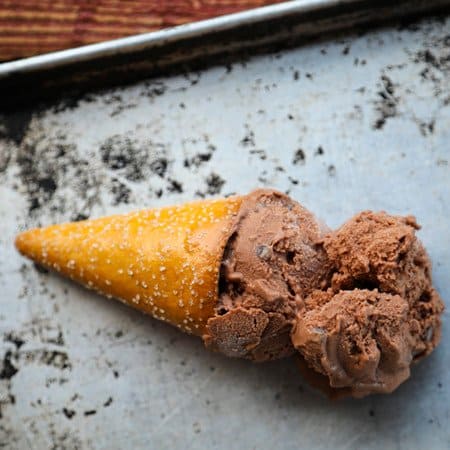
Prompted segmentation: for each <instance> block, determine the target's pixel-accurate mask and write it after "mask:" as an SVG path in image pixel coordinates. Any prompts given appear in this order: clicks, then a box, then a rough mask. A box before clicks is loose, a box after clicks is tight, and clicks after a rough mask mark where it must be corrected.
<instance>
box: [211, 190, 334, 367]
mask: <svg viewBox="0 0 450 450" xmlns="http://www.w3.org/2000/svg"><path fill="white" fill-rule="evenodd" d="M327 231H329V230H328V229H327V228H326V227H325V226H324V225H321V224H320V223H319V222H318V221H317V220H316V219H315V217H314V216H313V215H312V214H311V213H310V212H309V211H308V210H307V209H305V208H304V207H302V206H301V205H299V204H298V203H297V202H295V201H293V200H291V199H290V198H289V197H287V196H286V195H284V194H281V193H279V192H276V191H272V190H257V191H254V192H253V193H251V194H250V195H248V196H246V197H245V199H244V200H243V203H242V206H241V210H240V212H239V215H238V218H237V221H236V225H235V227H234V231H233V234H232V235H231V238H230V240H229V242H228V245H227V247H226V249H225V254H224V258H223V263H222V268H221V277H220V285H219V295H220V297H219V304H218V308H217V313H216V316H215V317H213V318H211V319H209V321H208V334H207V335H206V336H205V337H204V341H205V344H206V346H207V347H209V348H211V349H214V350H218V351H220V352H222V353H224V354H226V355H228V356H235V357H243V358H248V359H252V360H256V361H264V360H269V359H276V358H282V357H284V356H287V355H290V354H292V353H293V352H294V348H293V346H292V342H291V339H290V333H291V329H292V324H293V319H294V317H295V313H296V310H297V304H298V303H299V302H300V301H301V300H302V299H303V298H305V297H306V296H307V295H308V294H309V293H310V292H312V291H313V290H314V289H319V288H324V287H326V286H327V285H328V284H329V273H330V272H329V266H328V263H327V257H326V253H325V251H324V249H323V247H322V246H321V245H318V242H319V240H320V239H321V238H322V237H323V235H324V233H325V232H327Z"/></svg>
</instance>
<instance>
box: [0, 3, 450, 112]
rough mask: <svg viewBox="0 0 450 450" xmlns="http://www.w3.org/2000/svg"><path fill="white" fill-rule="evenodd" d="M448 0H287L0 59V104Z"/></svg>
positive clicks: (418, 11) (441, 6) (444, 6)
mask: <svg viewBox="0 0 450 450" xmlns="http://www.w3.org/2000/svg"><path fill="white" fill-rule="evenodd" d="M449 9H450V0H398V1H396V2H392V1H390V0H294V1H287V2H284V3H280V4H275V5H271V6H266V7H262V8H256V9H253V10H250V11H244V12H240V13H236V14H230V15H226V16H222V17H217V18H213V19H209V20H205V21H201V22H195V23H191V24H187V25H182V26H178V27H174V28H169V29H165V30H161V31H157V32H151V33H146V34H141V35H136V36H131V37H126V38H123V39H117V40H113V41H108V42H102V43H98V44H93V45H87V46H84V47H79V48H74V49H69V50H64V51H60V52H54V53H49V54H44V55H39V56H35V57H31V58H26V59H22V60H18V61H12V62H6V63H3V64H0V97H1V98H2V103H1V104H0V109H1V108H2V107H3V108H5V107H6V106H8V107H11V106H12V107H13V108H14V107H16V106H17V105H18V104H19V103H20V104H22V103H30V101H31V102H33V101H35V100H36V99H42V98H47V97H49V96H51V97H53V96H55V93H56V94H58V93H60V92H65V93H67V92H68V91H72V92H73V93H75V92H80V91H83V92H84V91H85V90H86V89H87V88H90V87H98V86H102V87H105V86H106V85H113V84H122V85H123V84H124V83H125V82H126V81H134V80H136V79H139V78H142V77H144V76H150V75H157V74H167V73H168V72H169V71H174V70H177V71H180V70H184V71H185V70H186V64H189V65H190V67H191V68H192V67H193V65H197V66H200V67H203V66H205V65H208V64H209V65H210V64H211V63H212V62H213V61H219V62H222V61H223V59H224V57H228V56H229V55H230V54H239V55H243V54H245V52H247V53H250V54H252V53H254V52H255V51H256V50H257V49H260V50H261V49H263V50H265V49H267V48H268V47H269V48H273V47H274V46H276V45H279V44H281V43H283V44H284V45H285V44H286V43H290V45H293V44H294V43H298V42H305V41H307V40H311V39H313V38H317V37H323V36H325V35H326V34H329V33H335V32H337V31H339V30H345V29H350V28H355V27H357V26H358V27H360V31H361V32H364V31H366V30H367V27H369V26H372V25H374V24H379V23H384V22H386V21H388V20H392V19H395V18H400V19H402V20H404V21H407V20H410V19H411V18H412V17H420V16H423V15H424V14H428V13H436V12H438V11H449Z"/></svg>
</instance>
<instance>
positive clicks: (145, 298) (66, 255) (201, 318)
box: [16, 196, 241, 336]
mask: <svg viewBox="0 0 450 450" xmlns="http://www.w3.org/2000/svg"><path fill="white" fill-rule="evenodd" d="M240 205H241V197H238V196H235V197H229V198H227V199H219V200H205V201H199V202H193V203H187V204H184V205H181V206H174V207H166V208H161V209H147V210H141V211H137V212H132V213H129V214H124V215H115V216H109V217H103V218H100V219H94V220H86V221H82V222H74V223H66V224H61V225H53V226H49V227H46V228H38V229H33V230H29V231H25V232H23V233H21V234H19V235H18V236H17V238H16V247H17V248H18V250H19V251H20V252H21V253H22V254H23V255H25V256H27V257H29V258H31V259H32V260H33V261H35V262H36V263H38V264H40V265H42V266H44V267H47V268H50V269H53V270H56V271H57V272H59V273H61V274H63V275H65V276H68V277H70V278H72V279H73V280H76V281H78V282H79V283H81V284H83V285H85V286H87V287H89V288H91V289H94V290H96V291H98V292H100V293H102V294H105V295H106V296H108V297H115V298H117V299H119V300H121V301H123V302H124V303H126V304H128V305H130V306H133V307H134V308H136V309H138V310H140V311H142V312H145V313H147V314H150V315H152V316H153V317H155V318H157V319H160V320H164V321H166V322H169V323H171V324H173V325H175V326H177V327H179V328H181V329H182V330H183V331H186V332H188V333H192V334H195V335H199V336H201V335H202V334H203V333H204V331H205V326H206V322H207V320H208V318H210V317H211V316H213V315H214V313H215V307H216V304H217V300H218V278H219V269H220V263H221V260H222V256H223V251H224V247H225V245H226V242H227V240H228V238H229V236H230V234H231V232H232V227H233V224H234V221H235V217H236V214H237V212H238V211H239V208H240Z"/></svg>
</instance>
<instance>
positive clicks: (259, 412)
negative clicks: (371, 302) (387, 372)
mask: <svg viewBox="0 0 450 450" xmlns="http://www.w3.org/2000/svg"><path fill="white" fill-rule="evenodd" d="M449 31H450V18H449V17H448V16H447V17H440V18H438V19H433V20H424V21H422V22H420V23H417V24H413V25H410V26H408V27H404V26H402V27H391V28H385V29H382V30H372V31H370V32H368V33H366V34H365V35H362V36H356V35H354V36H347V37H345V38H342V37H339V38H337V39H332V40H329V41H321V42H316V43H311V44H310V45H305V46H302V47H295V48H290V49H287V50H281V49H280V50H279V51H277V52H275V53H270V54H266V55H259V56H256V57H254V58H250V59H246V60H243V61H236V62H234V63H230V64H229V65H227V66H216V67H213V68H210V69H208V70H204V71H195V72H187V73H186V74H184V75H179V76H172V77H162V78H156V79H152V80H146V81H140V82H136V83H134V84H132V85H130V86H127V87H118V88H114V89H109V90H104V91H102V92H99V93H91V94H90V95H88V96H85V97H84V98H82V99H78V100H77V101H71V100H61V101H59V102H55V103H53V104H51V105H48V106H47V107H46V108H42V107H39V108H38V107H36V108H35V109H33V108H31V109H19V110H17V111H16V112H14V113H11V114H8V115H3V116H1V117H0V135H1V138H0V336H1V340H0V361H2V362H0V408H1V418H0V446H1V447H2V448H8V449H39V450H40V449H49V448H53V449H123V448H134V449H148V448H150V449H173V448H179V449H204V448H208V449H209V448H210V449H229V448H230V447H233V448H236V449H249V448H251V449H272V448H283V449H300V448H305V449H311V448H314V449H329V448H333V449H360V448H365V449H382V448H396V449H423V448H430V449H446V448H449V446H450V430H449V427H448V420H449V414H450V406H449V405H450V387H449V386H450V373H449V371H448V367H449V365H450V346H449V342H448V340H449V332H448V313H445V317H444V331H443V339H442V340H443V342H442V345H441V346H440V347H439V348H438V349H437V351H436V352H435V353H434V354H433V355H432V356H431V357H430V358H428V359H427V360H426V361H424V362H423V363H421V364H420V365H419V366H418V367H416V368H415V369H414V371H413V375H412V377H411V379H410V380H409V381H408V382H407V383H405V384H404V385H403V386H401V387H400V388H399V389H398V390H397V391H396V392H395V393H393V394H392V395H388V396H374V397H369V398H366V399H363V400H350V399H349V400H344V401H339V402H330V401H329V400H327V399H326V398H324V397H323V396H322V395H321V394H319V393H317V392H316V391H314V390H312V389H310V388H309V387H308V386H307V385H306V383H305V382H304V381H303V380H302V379H301V377H300V376H299V373H298V372H297V369H296V367H295V363H294V362H293V361H292V360H286V361H281V362H273V363H269V364H264V365H255V364H251V363H248V362H246V361H240V360H232V359H227V358H224V357H221V356H220V355H216V354H213V353H209V352H207V351H206V350H204V348H203V346H202V343H201V342H200V341H198V340H196V339H195V338H193V337H189V336H185V335H183V334H181V333H180V332H178V331H177V330H175V329H172V328H171V327H170V326H168V325H165V324H163V323H159V322H157V321H155V320H153V319H151V318H148V317H145V316H143V315H141V314H139V313H137V312H135V311H132V310H131V309H129V308H126V307H125V306H123V305H121V304H120V303H118V302H114V301H111V300H107V299H105V298H102V297H99V296H97V295H95V294H93V293H92V292H89V291H87V290H85V289H83V288H81V287H78V286H77V285H75V284H73V283H71V282H69V281H67V280H64V279H62V278H59V277H58V276H56V275H54V274H51V273H42V271H39V270H37V269H36V268H35V267H34V266H33V265H32V264H30V263H29V262H27V261H25V260H24V259H22V258H21V257H20V256H19V255H18V254H17V253H16V252H15V250H14V248H13V244H12V242H13V239H14V236H15V234H16V233H17V231H19V230H22V229H24V228H28V227H31V226H35V225H45V224H49V223H53V222H60V221H66V220H71V219H80V218H83V217H96V216H100V215H102V214H109V213H116V212H122V211H129V210H132V209H136V208H140V207H144V206H145V207H151V206H161V205H167V204H172V203H177V202H181V201H185V200H191V199H194V198H203V197H210V196H215V195H227V194H231V193H234V192H237V193H245V192H247V191H249V190H250V189H252V188H255V187H258V186H271V187H274V188H277V189H280V190H282V191H286V192H289V193H290V195H292V196H293V197H294V198H296V199H297V200H299V201H300V202H302V203H303V204H305V205H306V206H307V207H308V208H310V209H311V210H313V211H315V212H316V213H317V214H318V215H319V216H320V217H321V218H323V219H324V220H326V221H327V222H328V223H329V225H331V226H338V225H339V224H341V223H342V222H343V221H344V220H346V219H347V218H348V217H350V216H351V215H352V214H353V213H355V212H357V211H359V210H362V209H367V208H370V209H375V210H382V209H383V210H387V211H389V212H391V213H398V214H415V215H416V216H417V219H418V221H419V223H421V224H422V225H423V229H422V230H421V231H420V232H419V235H420V237H421V239H422V240H423V242H424V243H425V245H426V247H427V249H428V251H429V253H430V255H431V258H432V260H433V263H434V267H433V275H434V280H435V284H436V286H437V288H438V290H439V291H440V293H441V295H442V297H443V298H444V300H445V301H448V299H449V298H450V284H449V277H448V274H449V272H450V235H449V229H450V204H449V201H448V199H449V198H450V176H449V175H450V168H449V164H450V153H449V142H450V131H449V130H450V65H449V61H450V40H449Z"/></svg>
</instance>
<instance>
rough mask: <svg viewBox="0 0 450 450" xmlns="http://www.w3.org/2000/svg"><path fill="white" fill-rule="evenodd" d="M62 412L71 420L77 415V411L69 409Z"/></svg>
mask: <svg viewBox="0 0 450 450" xmlns="http://www.w3.org/2000/svg"><path fill="white" fill-rule="evenodd" d="M62 412H63V414H64V415H65V416H66V417H67V418H68V419H69V420H70V419H71V418H72V417H73V416H75V414H76V412H75V410H73V409H68V408H63V410H62Z"/></svg>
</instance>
